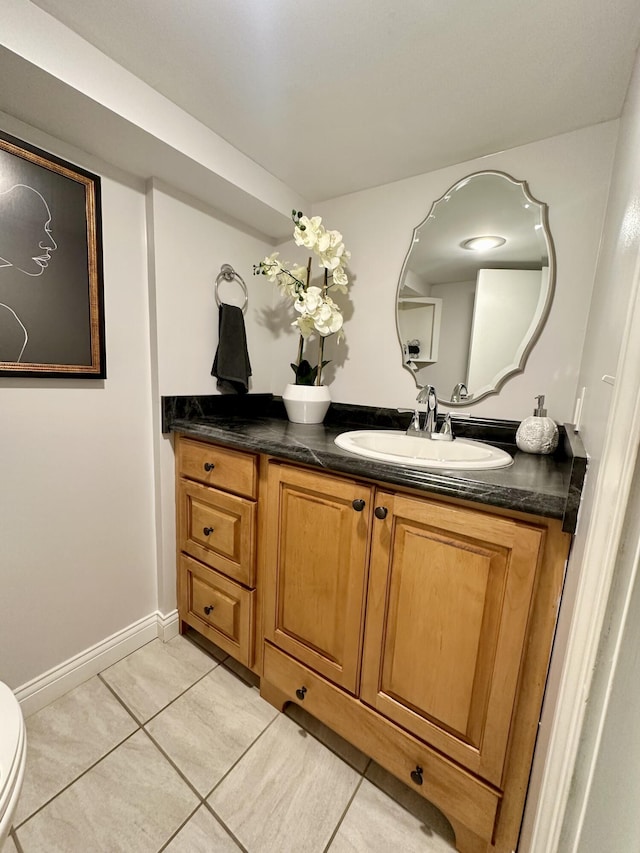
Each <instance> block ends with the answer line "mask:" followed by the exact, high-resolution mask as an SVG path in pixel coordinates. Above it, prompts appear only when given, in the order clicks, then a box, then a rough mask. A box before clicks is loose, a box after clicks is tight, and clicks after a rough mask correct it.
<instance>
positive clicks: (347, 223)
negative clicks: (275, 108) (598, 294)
mask: <svg viewBox="0 0 640 853" xmlns="http://www.w3.org/2000/svg"><path fill="white" fill-rule="evenodd" d="M616 134H617V123H616V122H608V123H605V124H602V125H597V126H595V127H589V128H586V129H584V130H580V131H576V132H574V133H567V134H563V135H562V136H557V137H553V138H552V139H546V140H543V141H541V142H536V143H532V144H531V145H524V146H522V147H520V148H514V149H512V150H510V151H503V152H500V153H497V154H493V155H491V156H488V157H483V158H480V159H477V160H472V161H469V162H467V163H461V164H459V165H457V166H452V167H449V168H446V169H441V170H439V171H437V172H431V173H429V174H425V175H419V176H417V177H415V178H410V179H407V180H404V181H399V182H397V183H393V184H387V185H385V186H381V187H376V188H374V189H371V190H365V191H363V192H359V193H353V194H351V195H347V196H342V197H340V198H337V199H333V200H330V201H326V202H322V203H320V204H317V205H316V206H315V207H314V210H313V212H314V214H320V215H321V216H323V220H324V223H325V225H326V226H327V227H328V228H337V229H338V230H340V231H341V232H342V234H343V236H344V241H345V245H346V247H347V248H348V249H350V250H351V253H352V258H351V263H350V270H351V272H352V273H353V279H354V281H353V285H352V287H351V288H350V297H351V303H352V307H351V309H350V310H351V313H352V316H351V317H348V318H347V320H346V322H345V333H346V341H345V342H344V343H342V344H340V345H339V346H340V349H338V348H336V346H335V345H334V344H333V342H330V346H329V353H330V356H329V357H332V354H337V355H338V356H339V360H340V361H343V360H344V362H345V363H344V364H343V365H342V366H339V367H338V369H337V370H335V375H334V378H333V379H332V381H331V394H332V398H333V399H334V400H336V401H342V402H351V403H360V404H367V405H382V406H402V407H406V406H409V405H411V403H412V402H413V400H414V399H415V396H416V390H415V384H414V381H413V378H412V377H411V376H410V374H409V373H408V372H407V371H406V370H405V369H404V368H403V367H402V365H401V353H400V347H399V344H398V341H397V336H396V329H395V294H396V287H397V284H398V279H399V275H400V270H401V268H402V263H403V260H404V257H405V255H406V252H407V250H408V248H409V243H410V240H411V235H412V231H413V228H414V227H415V225H416V224H417V223H418V222H420V221H421V220H422V219H423V218H424V216H425V214H426V212H427V211H428V209H429V207H430V205H431V203H432V202H433V200H434V199H436V198H439V197H440V196H442V194H443V193H444V192H445V191H446V190H447V189H448V188H449V187H450V186H451V185H452V184H454V183H455V182H456V181H458V180H460V179H461V178H462V177H464V176H465V175H467V174H470V173H472V172H476V171H481V170H484V169H497V170H501V171H505V172H508V173H509V174H511V175H513V176H514V177H515V178H517V179H518V180H526V181H528V183H529V188H530V190H531V192H532V194H533V195H534V196H535V197H536V198H538V199H539V200H540V201H544V202H546V203H547V204H548V206H549V222H550V226H551V233H552V235H553V239H554V241H555V245H556V251H557V282H556V293H555V298H554V303H553V307H552V310H551V314H550V317H549V320H548V322H547V324H546V327H545V329H544V331H543V333H542V336H541V338H540V340H539V342H538V343H537V345H536V346H535V347H534V349H533V351H532V353H531V355H530V356H529V360H528V363H527V368H526V371H525V373H524V374H522V375H520V376H517V377H515V378H513V379H511V380H509V381H508V382H507V383H506V385H505V386H504V387H503V389H502V391H501V392H500V394H499V395H497V396H491V397H488V398H487V399H486V400H483V401H481V402H480V403H477V404H476V405H475V406H472V407H470V411H471V412H472V413H473V414H475V415H479V416H489V417H504V418H515V419H522V418H524V417H526V416H527V415H528V414H530V410H531V406H532V404H533V402H534V397H535V396H536V395H537V394H545V395H546V402H547V404H548V410H549V415H550V416H551V417H553V418H554V419H556V420H558V421H570V420H571V419H572V416H573V403H574V395H575V389H576V382H577V377H578V371H579V367H580V355H581V352H582V345H583V340H584V333H585V329H586V324H587V315H588V311H589V301H590V296H591V289H592V285H593V277H594V270H595V264H596V257H597V252H598V245H599V241H600V233H601V228H602V220H603V215H604V207H605V203H606V197H607V191H608V185H609V177H610V171H611V161H612V156H613V149H614V145H615V139H616ZM283 256H284V253H283ZM286 257H287V258H288V257H289V255H288V254H287V255H286ZM293 346H295V344H291V343H289V342H285V343H284V345H283V346H277V345H276V346H274V348H273V350H274V355H275V356H276V357H277V360H278V366H277V367H276V369H275V370H276V372H275V374H274V390H275V391H276V393H277V391H278V389H279V388H280V387H281V386H282V385H283V384H284V382H286V381H288V379H287V377H286V371H283V369H282V365H285V366H286V364H288V360H290V359H289V358H288V356H289V354H290V353H291V350H292V347H293Z"/></svg>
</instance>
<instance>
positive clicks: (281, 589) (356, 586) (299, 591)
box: [264, 464, 373, 693]
mask: <svg viewBox="0 0 640 853" xmlns="http://www.w3.org/2000/svg"><path fill="white" fill-rule="evenodd" d="M372 493H373V489H372V488H370V487H368V486H364V485H362V484H360V483H357V482H354V481H353V480H349V479H346V478H342V477H340V478H337V477H332V476H330V475H327V474H317V473H315V472H311V471H305V470H299V469H294V468H289V467H287V466H284V465H278V464H272V465H271V467H270V470H269V486H268V509H267V513H268V516H267V524H266V528H267V548H266V565H265V575H266V577H265V585H264V591H265V592H264V606H265V637H266V638H267V639H268V640H270V641H271V642H272V643H274V644H275V645H276V646H279V647H280V648H281V649H282V650H283V651H285V652H288V653H289V654H290V655H292V656H293V657H295V658H297V659H298V660H299V661H301V662H302V663H305V664H307V665H308V666H309V667H310V668H311V669H314V670H316V672H319V673H320V674H321V675H324V676H325V677H326V678H329V679H330V680H331V681H333V682H335V683H336V684H338V685H340V686H341V687H344V688H345V689H346V690H349V691H351V692H352V693H355V692H356V690H357V686H358V678H359V669H360V667H359V661H360V653H361V648H362V631H363V613H364V598H365V592H366V574H367V556H368V554H367V551H368V532H369V523H370V518H371V497H372ZM354 501H355V502H356V503H355V505H354ZM358 501H363V502H364V503H363V504H360V503H358Z"/></svg>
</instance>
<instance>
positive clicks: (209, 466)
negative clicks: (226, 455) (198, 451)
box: [204, 462, 216, 472]
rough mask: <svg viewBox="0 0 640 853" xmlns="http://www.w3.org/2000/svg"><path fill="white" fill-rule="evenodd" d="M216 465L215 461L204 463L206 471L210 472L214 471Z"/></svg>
mask: <svg viewBox="0 0 640 853" xmlns="http://www.w3.org/2000/svg"><path fill="white" fill-rule="evenodd" d="M215 467H216V466H215V464H214V463H213V462H205V463H204V470H205V471H207V472H209V471H213V469H214V468H215Z"/></svg>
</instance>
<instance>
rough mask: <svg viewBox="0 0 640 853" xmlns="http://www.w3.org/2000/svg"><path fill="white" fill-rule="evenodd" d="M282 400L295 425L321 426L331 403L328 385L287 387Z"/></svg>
mask: <svg viewBox="0 0 640 853" xmlns="http://www.w3.org/2000/svg"><path fill="white" fill-rule="evenodd" d="M282 400H283V402H284V407H285V409H286V410H287V415H288V416H289V420H290V421H291V422H292V423H294V424H321V423H322V421H323V420H324V416H325V415H326V414H327V409H328V408H329V405H330V403H331V395H330V394H329V389H328V388H327V386H326V385H287V386H286V388H285V389H284V391H283V392H282Z"/></svg>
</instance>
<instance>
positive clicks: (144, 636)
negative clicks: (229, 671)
mask: <svg viewBox="0 0 640 853" xmlns="http://www.w3.org/2000/svg"><path fill="white" fill-rule="evenodd" d="M177 634H178V611H177V610H174V611H173V612H171V613H168V614H163V613H160V611H159V610H156V611H155V612H154V613H150V614H149V616H145V617H144V618H143V619H139V620H138V621H137V622H134V623H133V624H132V625H128V626H127V627H126V628H123V629H122V630H121V631H117V632H116V633H115V634H112V635H111V636H110V637H107V638H106V639H105V640H102V641H101V642H99V643H96V644H95V646H91V648H89V649H86V650H85V651H84V652H80V654H77V655H75V656H74V657H72V658H69V659H68V660H66V661H63V663H61V664H59V665H58V666H55V667H53V668H52V669H50V670H49V671H48V672H45V673H43V674H42V675H39V676H37V677H36V678H32V679H31V681H28V682H27V683H26V684H23V685H22V686H21V687H18V689H17V690H16V691H15V695H16V698H17V699H18V701H19V702H20V707H21V708H22V713H23V714H24V716H25V717H28V716H30V715H31V714H35V712H36V711H39V710H40V709H41V708H44V707H45V705H48V704H49V703H50V702H53V701H54V700H55V699H59V698H60V696H63V695H64V694H65V693H68V692H69V690H73V688H74V687H77V686H78V685H79V684H82V683H83V682H84V681H86V680H87V679H89V678H91V677H92V676H94V675H97V674H98V673H99V672H102V670H104V669H106V668H107V667H108V666H112V664H114V663H117V662H118V661H119V660H122V658H125V657H126V656H127V655H130V654H131V653H132V652H135V651H136V650H137V649H139V648H141V647H142V646H144V645H146V644H147V643H149V642H151V640H155V639H157V638H160V639H161V640H162V641H163V642H165V643H166V642H167V641H168V640H170V639H172V638H173V637H175V636H177Z"/></svg>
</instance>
